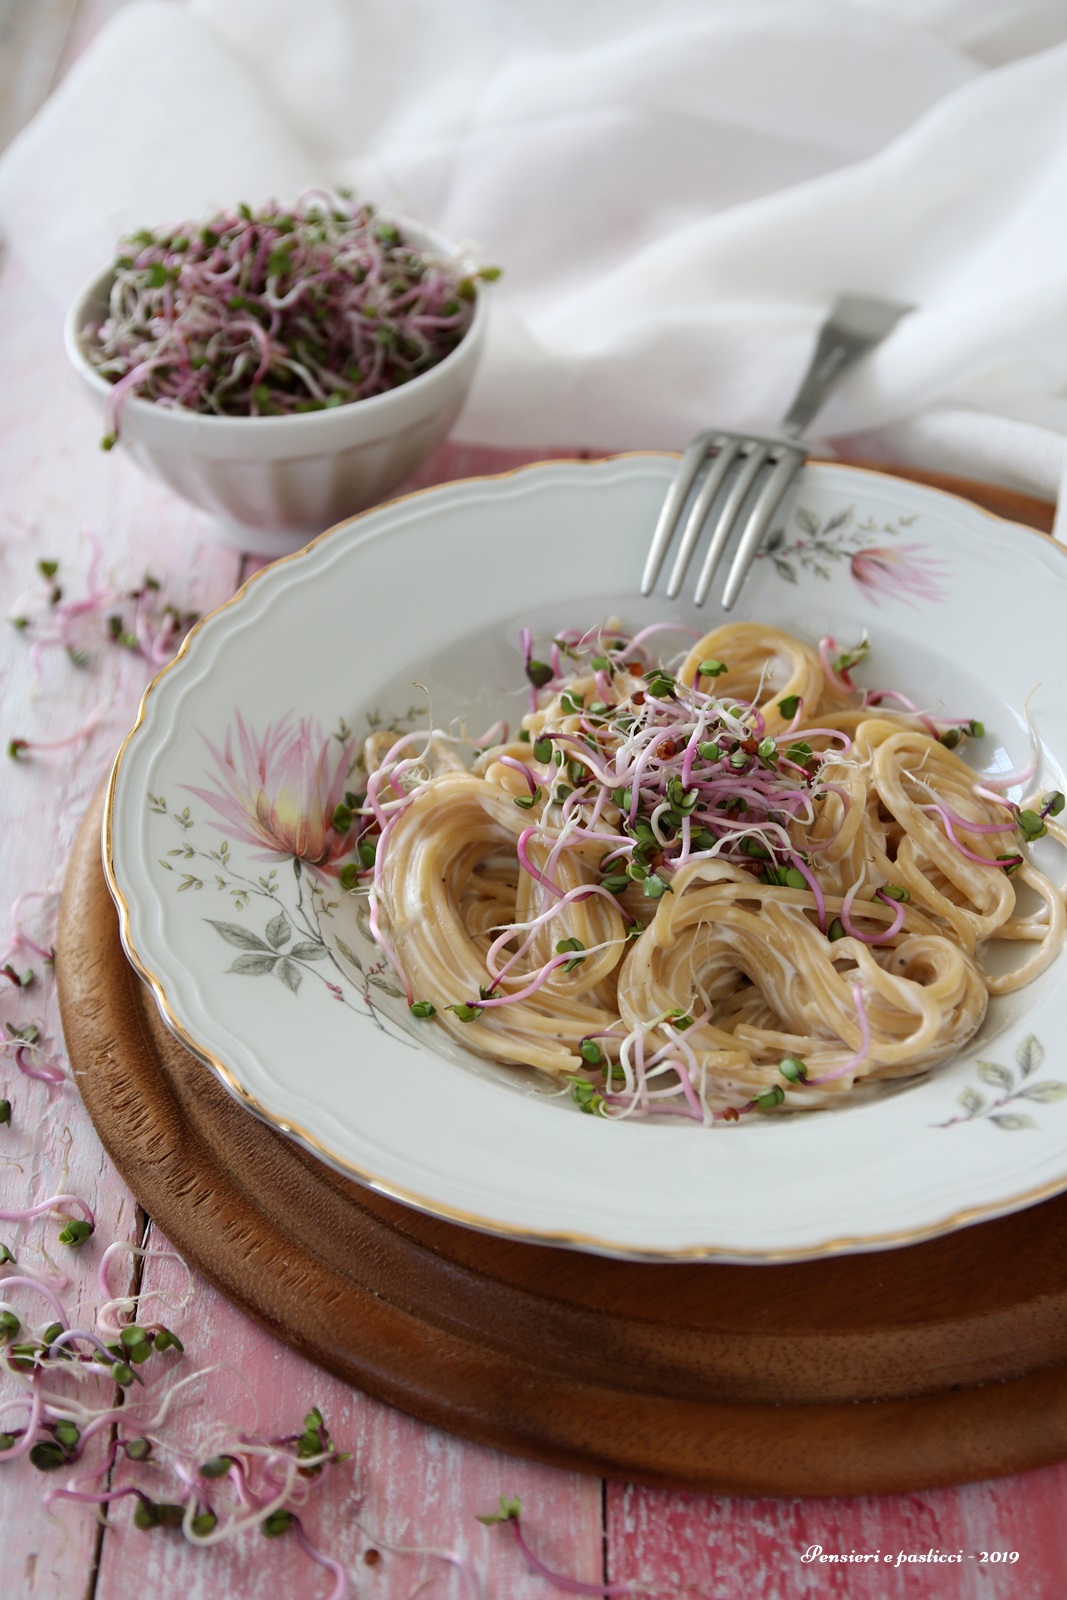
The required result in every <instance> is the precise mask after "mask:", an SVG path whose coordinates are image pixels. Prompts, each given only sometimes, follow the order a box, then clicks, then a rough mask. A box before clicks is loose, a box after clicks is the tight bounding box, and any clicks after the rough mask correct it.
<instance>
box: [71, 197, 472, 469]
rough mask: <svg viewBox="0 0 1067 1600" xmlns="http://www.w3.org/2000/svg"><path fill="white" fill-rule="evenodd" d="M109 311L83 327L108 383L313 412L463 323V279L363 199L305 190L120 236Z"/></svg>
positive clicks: (202, 401)
mask: <svg viewBox="0 0 1067 1600" xmlns="http://www.w3.org/2000/svg"><path fill="white" fill-rule="evenodd" d="M112 270H113V276H112V280H111V285H110V293H109V304H108V309H107V313H106V314H105V316H104V317H103V318H102V319H100V320H97V321H95V322H92V323H90V324H88V325H87V326H86V327H85V328H83V329H82V330H81V338H82V346H83V349H84V351H85V354H86V357H87V359H88V361H89V363H90V365H91V366H92V367H93V368H94V369H95V370H96V371H97V372H99V373H100V374H101V375H102V376H103V377H105V378H106V379H108V381H109V382H110V383H111V384H112V385H113V388H112V391H111V395H110V397H109V398H110V402H111V411H112V417H113V424H112V437H111V438H110V439H108V440H106V441H105V443H106V444H110V443H112V442H113V437H114V433H115V432H116V431H117V429H116V427H115V423H117V418H118V413H119V409H120V407H121V404H122V400H123V398H124V397H125V396H126V395H127V394H136V395H137V396H138V397H139V398H140V399H144V400H152V401H155V402H157V403H158V404H161V405H164V406H173V407H180V408H181V409H183V410H186V411H194V412H200V413H202V414H206V415H218V416H239V417H264V416H279V415H292V414H294V413H297V412H305V411H321V410H323V409H327V408H329V407H332V406H336V405H347V404H350V403H352V402H353V401H357V400H363V399H368V398H370V397H372V396H374V395H379V394H384V393H386V392H387V391H388V390H390V389H393V388H395V387H396V386H397V385H398V384H401V383H406V382H408V381H409V380H410V379H412V378H416V377H418V376H419V374H420V373H423V372H426V371H428V370H429V369H430V368H431V367H434V366H436V365H437V364H438V363H439V362H441V361H443V360H444V358H445V357H446V356H447V355H449V354H450V353H451V351H452V350H454V349H455V347H456V346H457V345H458V344H459V343H460V341H461V340H462V339H463V337H464V335H465V334H466V332H467V330H468V328H469V327H470V323H471V317H472V311H473V305H474V299H475V279H476V278H486V279H488V278H492V277H495V276H496V275H497V272H496V269H494V268H488V267H487V268H483V269H480V270H479V271H477V272H476V273H475V274H474V275H473V276H462V275H461V268H460V266H459V264H458V263H456V262H446V261H443V260H440V259H438V258H437V257H435V256H434V255H433V254H432V253H431V252H426V251H423V250H421V249H419V248H417V247H416V246H414V245H412V244H411V243H409V242H408V241H407V240H406V239H404V238H403V236H402V234H401V232H400V230H399V229H398V228H397V227H396V226H395V225H394V224H392V223H390V222H386V221H383V220H382V219H381V218H380V217H378V216H377V215H376V213H375V211H374V209H373V207H371V206H369V205H359V204H357V203H355V202H354V201H350V200H348V199H346V198H345V197H343V196H341V195H339V194H336V195H325V196H320V195H317V194H308V195H305V196H304V197H303V199H301V200H300V201H299V202H298V203H297V205H296V206H295V207H294V209H293V210H292V211H290V212H286V213H282V212H280V211H279V208H278V206H277V205H276V204H275V203H274V202H270V203H269V204H267V205H266V206H264V207H261V208H260V209H259V210H258V211H257V212H254V213H253V212H252V211H251V210H250V209H249V208H248V207H241V208H240V209H239V210H237V211H223V212H220V213H219V214H218V215H216V216H214V217H212V218H210V219H209V220H208V221H207V222H205V223H198V222H184V223H181V224H178V225H177V226H174V227H168V228H161V229H158V230H157V231H156V232H155V233H154V234H151V235H146V234H139V235H137V236H136V237H134V238H132V239H127V240H124V241H123V242H122V245H121V247H120V254H119V256H118V258H117V260H116V262H115V265H114V268H113V269H112Z"/></svg>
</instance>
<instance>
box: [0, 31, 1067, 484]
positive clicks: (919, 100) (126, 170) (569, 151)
mask: <svg viewBox="0 0 1067 1600" xmlns="http://www.w3.org/2000/svg"><path fill="white" fill-rule="evenodd" d="M330 182H347V183H350V184H353V185H354V186H355V187H356V188H357V189H358V190H359V191H360V192H361V193H364V194H366V195H368V196H369V197H371V198H373V199H375V200H377V201H378V202H379V203H380V204H381V205H382V206H383V207H385V208H387V209H392V210H396V211H399V212H401V213H406V214H408V215H411V216H416V217H419V218H421V219H423V220H425V221H427V222H429V223H432V224H434V225H435V226H437V227H439V228H441V229H442V230H443V231H444V232H446V233H448V234H450V235H451V236H452V237H454V238H456V239H459V240H462V241H469V242H470V243H471V244H472V246H473V247H475V248H476V249H477V250H478V252H479V253H480V254H481V256H482V258H483V259H484V260H486V261H492V262H496V263H499V264H500V265H502V266H503V268H504V271H505V275H504V277H503V278H502V280H501V281H500V283H499V284H497V285H496V286H495V288H494V291H493V299H494V314H493V319H492V327H491V332H490V338H489V342H488V347H487V351H486V357H485V361H484V364H483V367H482V369H481V372H480V374H479V376H478V379H477V380H476V383H475V387H474V390H473V392H472V395H471V398H470V401H469V403H468V406H467V408H466V410H465V412H464V415H463V417H462V419H461V423H460V429H459V432H460V436H461V437H463V438H466V439H468V440H472V441H479V442H482V443H489V444H493V443H495V444H502V445H516V446H517V445H530V446H535V447H548V446H552V445H579V446H589V447H593V448H624V449H625V448H639V447H641V446H651V447H673V448H680V447H681V446H682V445H684V444H685V442H686V440H687V439H688V437H689V435H690V434H691V433H693V432H694V431H695V430H696V429H697V428H698V427H702V426H705V425H707V424H708V423H710V422H716V423H720V424H723V425H726V426H736V427H754V428H769V427H771V426H772V425H773V423H774V421H775V419H776V418H777V417H778V416H779V415H780V414H781V413H782V411H783V410H784V408H785V406H786V405H787V404H788V401H789V399H790V398H791V394H792V390H793V388H794V386H795V384H796V382H797V380H798V378H799V375H800V373H801V370H802V368H803V366H804V364H805V361H806V359H807V356H808V354H809V352H810V349H811V345H812V339H813V335H814V330H815V327H816V325H817V324H818V322H819V320H820V318H821V316H822V314H823V312H824V310H825V308H826V306H827V304H828V302H829V301H830V300H831V299H832V298H833V296H834V294H835V293H836V292H838V291H839V290H841V289H847V290H852V291H856V292H864V291H868V292H872V293H879V294H886V295H890V296H892V297H894V298H898V299H903V300H906V301H908V302H910V303H912V304H913V305H914V306H915V307H916V310H915V311H914V312H913V313H912V314H911V315H910V316H909V317H908V318H906V319H905V320H904V321H903V322H902V323H901V324H900V325H899V328H898V330H897V332H896V333H895V335H894V336H893V338H892V339H891V340H890V341H889V342H888V343H887V344H886V345H885V346H884V347H883V348H882V349H881V350H880V351H879V352H877V354H876V355H875V356H874V357H872V358H871V359H870V360H869V361H867V362H866V363H865V364H864V365H863V367H862V368H861V369H859V370H857V371H856V373H855V374H854V375H853V376H852V377H851V378H849V379H848V380H847V381H846V382H845V384H844V385H843V386H842V388H841V391H840V393H839V394H838V395H837V396H836V397H835V398H834V400H833V401H832V402H831V404H830V405H829V406H828V407H827V410H826V412H825V414H824V416H823V418H821V419H820V422H819V427H820V429H821V430H822V431H823V433H824V435H825V438H826V439H828V440H832V441H833V443H834V446H835V447H836V448H838V449H839V450H840V451H841V452H842V453H844V454H846V455H857V456H863V455H866V456H869V457H880V458H883V459H893V460H897V461H910V462H912V463H915V464H921V465H929V466H935V467H941V468H942V469H944V470H948V471H957V472H970V473H973V474H974V475H976V476H979V477H983V476H984V477H987V478H990V479H995V480H998V481H1001V482H1005V483H1009V484H1013V485H1015V486H1018V487H1022V488H1030V489H1033V490H1035V491H1037V492H1040V493H1045V494H1050V495H1052V494H1055V493H1056V491H1057V490H1058V488H1059V485H1060V483H1061V480H1062V478H1063V476H1064V468H1065V465H1067V8H1065V7H1064V5H1063V4H1062V0H1045V3H1039V0H1033V3H1027V0H657V4H655V5H653V6H650V5H648V4H647V0H503V3H502V0H450V3H449V4H448V5H443V4H441V3H440V0H305V3H303V4H301V5H294V4H293V3H292V0H191V3H189V4H180V3H175V0H170V3H166V0H142V3H138V4H135V5H133V6H130V7H128V8H126V9H124V10H123V11H121V12H120V13H119V14H118V16H117V17H116V18H115V19H114V21H113V22H112V23H111V24H110V25H109V26H108V27H107V28H106V29H105V30H104V31H103V33H102V34H101V35H100V36H99V37H98V38H97V39H96V41H95V42H94V44H93V45H92V46H91V48H90V50H89V51H88V53H87V54H86V55H85V56H84V57H83V58H82V59H81V60H80V61H79V62H78V63H77V64H76V66H75V68H74V70H73V71H72V72H71V73H70V75H69V76H68V78H67V79H66V80H65V81H64V82H63V84H62V85H61V86H60V88H59V90H58V92H57V93H56V94H55V95H54V96H53V98H52V99H51V100H50V101H49V102H48V104H47V105H46V106H45V107H44V109H43V110H42V112H41V113H40V114H39V115H38V117H37V118H36V120H35V121H34V122H33V123H32V124H31V125H30V127H29V128H28V129H27V130H25V132H24V133H23V134H22V135H21V136H20V138H19V139H18V140H17V141H16V143H15V145H13V146H12V148H11V149H10V150H9V151H8V153H7V154H6V155H5V157H4V158H3V160H2V161H0V226H2V228H3V231H4V234H5V240H6V244H7V247H8V249H10V250H11V251H14V252H18V253H19V254H21V255H22V256H23V257H24V258H27V259H29V261H30V262H31V264H32V266H33V269H34V271H35V272H36V273H37V274H38V276H39V278H40V279H41V281H42V283H43V284H44V285H45V286H46V288H47V289H48V291H49V292H50V293H51V294H53V295H54V297H55V299H56V303H57V307H59V306H61V304H62V303H63V302H65V301H67V300H69V299H70V298H72V297H73V295H74V293H75V292H76V291H77V290H78V288H79V287H80V286H81V284H82V282H83V281H84V280H85V279H86V278H87V277H88V276H89V275H90V274H91V273H92V272H93V271H94V270H95V269H97V268H98V267H99V266H100V265H101V264H103V263H104V262H105V261H106V260H107V259H108V257H109V255H110V254H111V253H112V250H113V245H114V242H115V238H116V236H117V234H118V233H119V232H120V231H121V230H122V229H123V228H126V227H132V226H140V225H142V224H144V223H148V224H152V223H157V222H162V221H166V220H177V219H178V218H179V217H181V216H184V215H196V214H198V213H201V212H203V211H205V210H206V209H208V208H210V207H211V206H212V205H213V204H215V203H219V202H232V201H234V200H236V199H239V198H245V199H248V200H250V201H253V202H255V201H259V200H263V199H266V198H268V197H271V196H274V197H277V198H279V199H287V198H292V197H294V196H295V195H296V194H297V193H298V192H299V191H300V190H301V189H303V188H305V187H309V186H312V185H316V184H326V183H330Z"/></svg>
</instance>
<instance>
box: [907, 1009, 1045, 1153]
mask: <svg viewBox="0 0 1067 1600" xmlns="http://www.w3.org/2000/svg"><path fill="white" fill-rule="evenodd" d="M1044 1060H1045V1048H1044V1045H1043V1044H1042V1043H1041V1041H1040V1039H1038V1038H1037V1037H1036V1036H1035V1035H1034V1034H1032V1033H1031V1034H1029V1035H1028V1036H1027V1037H1026V1038H1025V1039H1024V1040H1023V1041H1022V1043H1021V1044H1020V1045H1019V1046H1018V1048H1017V1049H1016V1051H1015V1065H1016V1066H1017V1067H1018V1069H1019V1080H1020V1081H1017V1080H1016V1077H1015V1073H1014V1072H1013V1071H1012V1069H1011V1068H1010V1067H1005V1066H1002V1065H1001V1064H1000V1062H999V1061H979V1062H978V1076H979V1077H980V1078H981V1079H982V1082H983V1083H985V1084H988V1085H989V1087H990V1088H992V1089H999V1090H1000V1094H999V1096H998V1097H997V1098H996V1099H994V1100H991V1101H987V1100H986V1097H985V1095H983V1094H980V1093H979V1091H978V1090H977V1089H976V1088H974V1087H973V1086H972V1085H971V1084H968V1085H967V1086H966V1088H964V1089H962V1090H961V1091H960V1093H959V1095H958V1096H957V1104H958V1105H959V1107H960V1111H961V1115H959V1116H955V1117H949V1118H948V1119H947V1120H946V1121H945V1122H937V1123H935V1124H934V1126H935V1127H937V1128H952V1127H955V1126H956V1125H957V1124H958V1123H961V1122H974V1121H976V1120H978V1121H982V1122H991V1123H992V1124H993V1126H994V1127H996V1128H1000V1129H1001V1130H1002V1131H1003V1132H1004V1133H1025V1132H1027V1131H1028V1130H1033V1129H1035V1128H1037V1127H1039V1126H1040V1124H1039V1123H1037V1122H1036V1121H1035V1120H1034V1118H1033V1117H1031V1116H1030V1115H1029V1114H1028V1113H1027V1112H1025V1111H1020V1110H1014V1111H1007V1110H1005V1109H1004V1108H1005V1107H1006V1106H1011V1105H1017V1104H1018V1102H1019V1101H1020V1100H1026V1101H1029V1102H1030V1104H1031V1105H1052V1104H1053V1103H1054V1102H1055V1101H1057V1100H1067V1083H1062V1082H1061V1081H1060V1080H1059V1079H1058V1078H1044V1079H1042V1080H1040V1081H1039V1082H1038V1083H1028V1082H1027V1081H1026V1080H1027V1079H1028V1078H1030V1077H1032V1075H1033V1074H1034V1073H1035V1072H1038V1071H1039V1070H1040V1068H1041V1066H1042V1065H1043V1063H1044Z"/></svg>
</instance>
